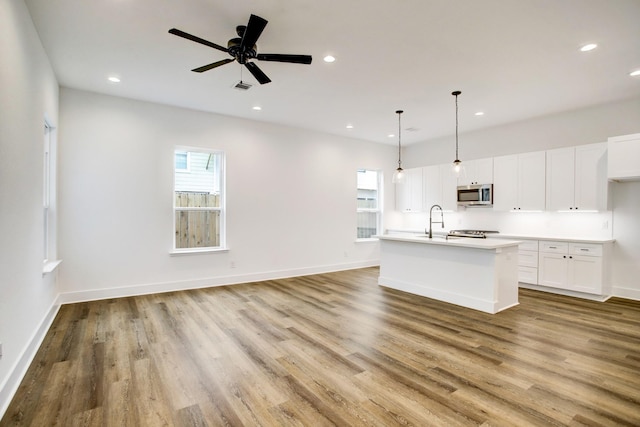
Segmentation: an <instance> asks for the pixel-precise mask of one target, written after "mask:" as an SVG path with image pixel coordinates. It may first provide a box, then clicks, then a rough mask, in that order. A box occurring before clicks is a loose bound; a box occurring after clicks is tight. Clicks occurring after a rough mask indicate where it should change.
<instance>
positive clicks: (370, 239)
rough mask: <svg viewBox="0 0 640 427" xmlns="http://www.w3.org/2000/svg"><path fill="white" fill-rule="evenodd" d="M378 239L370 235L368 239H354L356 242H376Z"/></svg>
mask: <svg viewBox="0 0 640 427" xmlns="http://www.w3.org/2000/svg"><path fill="white" fill-rule="evenodd" d="M378 240H379V239H378V238H377V237H370V238H368V239H356V243H367V242H377V241H378Z"/></svg>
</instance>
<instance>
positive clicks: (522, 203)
mask: <svg viewBox="0 0 640 427" xmlns="http://www.w3.org/2000/svg"><path fill="white" fill-rule="evenodd" d="M545 164H546V160H545V152H544V151H538V152H533V153H525V154H520V155H518V190H517V195H518V208H519V209H522V210H528V211H543V210H544V208H545V181H546V179H545Z"/></svg>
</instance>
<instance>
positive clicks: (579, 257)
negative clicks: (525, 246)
mask: <svg viewBox="0 0 640 427" xmlns="http://www.w3.org/2000/svg"><path fill="white" fill-rule="evenodd" d="M604 255H605V251H604V245H603V244H596V243H579V242H554V241H543V242H541V243H540V252H539V264H538V273H539V277H538V284H539V285H542V286H549V287H552V288H560V289H566V290H570V291H576V292H585V293H590V294H598V295H603V294H605V293H606V292H605V291H606V289H605V285H606V277H605V274H604V268H603V258H604Z"/></svg>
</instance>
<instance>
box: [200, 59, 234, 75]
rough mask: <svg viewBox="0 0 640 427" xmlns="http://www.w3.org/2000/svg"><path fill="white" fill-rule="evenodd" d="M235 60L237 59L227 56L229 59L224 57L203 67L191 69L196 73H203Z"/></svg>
mask: <svg viewBox="0 0 640 427" xmlns="http://www.w3.org/2000/svg"><path fill="white" fill-rule="evenodd" d="M233 61H235V59H234V58H227V59H223V60H222V61H217V62H214V63H212V64H208V65H203V66H202V67H198V68H194V69H193V70H191V71H195V72H196V73H203V72H205V71H209V70H211V69H213V68H216V67H219V66H221V65H224V64H228V63H229V62H233Z"/></svg>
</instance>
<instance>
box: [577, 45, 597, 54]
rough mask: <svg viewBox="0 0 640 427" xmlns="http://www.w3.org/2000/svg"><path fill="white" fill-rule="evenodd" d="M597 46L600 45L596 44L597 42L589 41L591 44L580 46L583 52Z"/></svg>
mask: <svg viewBox="0 0 640 427" xmlns="http://www.w3.org/2000/svg"><path fill="white" fill-rule="evenodd" d="M597 47H598V45H597V44H595V43H589V44H585V45H584V46H582V47H581V48H580V51H581V52H589V51H590V50H593V49H595V48H597Z"/></svg>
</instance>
